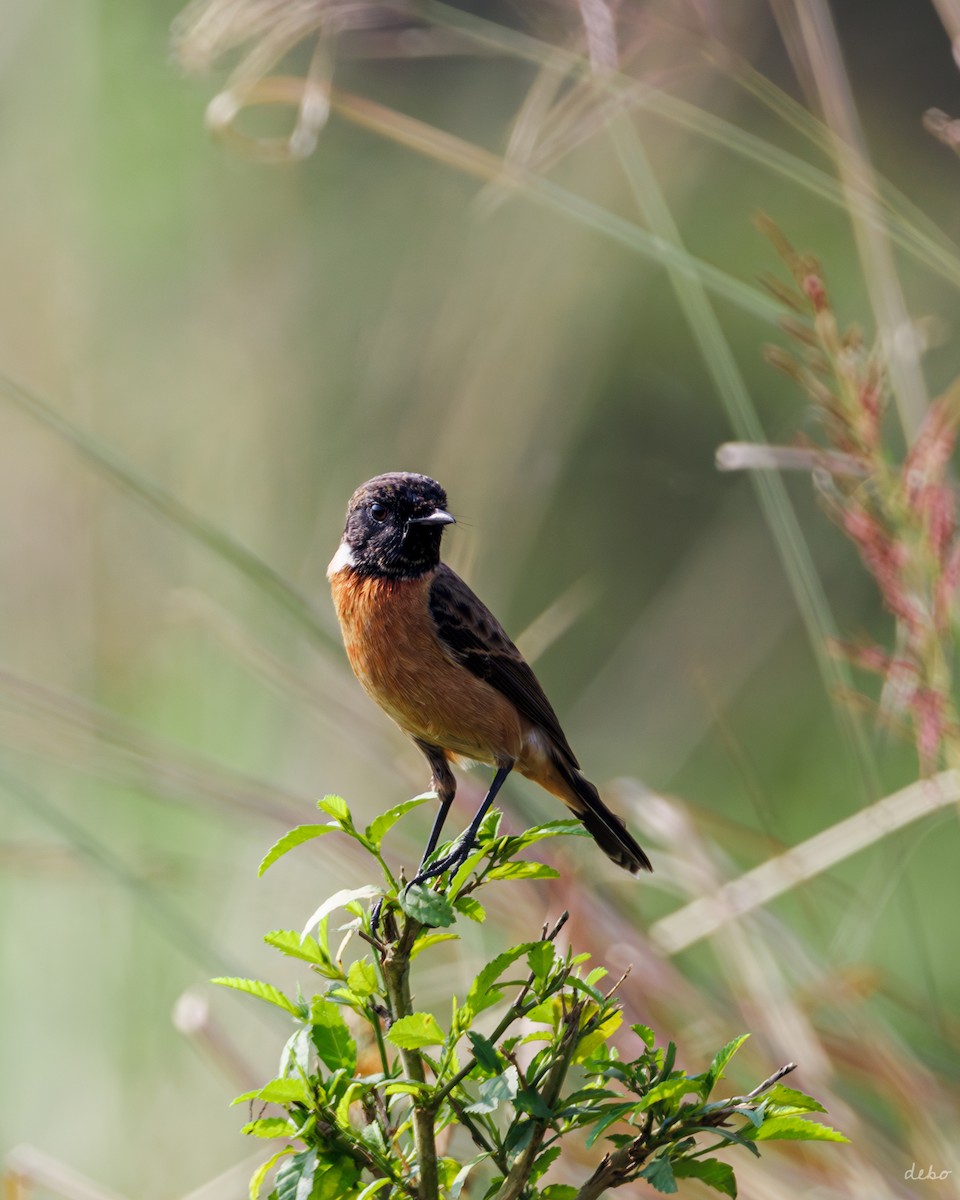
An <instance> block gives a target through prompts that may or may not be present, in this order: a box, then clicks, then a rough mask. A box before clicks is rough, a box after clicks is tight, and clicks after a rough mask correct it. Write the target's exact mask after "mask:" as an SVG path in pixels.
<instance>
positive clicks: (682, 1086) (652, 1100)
mask: <svg viewBox="0 0 960 1200" xmlns="http://www.w3.org/2000/svg"><path fill="white" fill-rule="evenodd" d="M699 1090H700V1085H699V1083H698V1081H697V1080H696V1079H691V1078H688V1077H687V1076H686V1075H684V1076H682V1077H681V1078H679V1079H665V1080H664V1081H663V1082H662V1083H657V1084H654V1086H653V1087H652V1088H651V1089H650V1091H649V1092H645V1093H644V1095H643V1096H642V1098H641V1099H640V1101H639V1102H638V1104H637V1112H645V1111H646V1110H647V1109H648V1108H650V1107H651V1106H652V1105H654V1104H663V1102H664V1101H666V1100H674V1099H676V1097H677V1096H682V1095H684V1094H685V1093H686V1092H697V1091H699Z"/></svg>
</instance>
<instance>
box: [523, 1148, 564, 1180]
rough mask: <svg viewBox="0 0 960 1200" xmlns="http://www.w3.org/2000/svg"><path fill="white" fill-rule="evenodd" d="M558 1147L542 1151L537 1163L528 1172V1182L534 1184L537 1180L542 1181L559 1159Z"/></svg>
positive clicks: (559, 1149)
mask: <svg viewBox="0 0 960 1200" xmlns="http://www.w3.org/2000/svg"><path fill="white" fill-rule="evenodd" d="M560 1151H561V1147H560V1146H551V1147H550V1149H549V1150H544V1152H543V1153H542V1154H541V1155H540V1157H539V1158H538V1159H537V1161H536V1162H535V1163H534V1164H533V1169H532V1170H531V1172H530V1182H531V1183H536V1182H537V1180H538V1179H542V1178H543V1176H544V1175H546V1173H547V1171H549V1170H550V1168H551V1167H552V1166H553V1164H554V1163H555V1162H556V1161H557V1159H558V1158H559V1157H560Z"/></svg>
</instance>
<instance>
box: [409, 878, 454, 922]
mask: <svg viewBox="0 0 960 1200" xmlns="http://www.w3.org/2000/svg"><path fill="white" fill-rule="evenodd" d="M398 899H399V901H400V907H401V908H402V909H403V911H404V912H405V913H406V914H407V916H408V917H413V919H414V920H415V921H419V922H420V924H421V925H429V926H431V928H434V929H436V928H438V927H439V928H445V927H446V926H447V925H452V924H453V923H454V921H455V920H456V917H455V916H454V912H453V905H452V904H451V903H450V901H449V900H448V899H447V898H446V896H444V895H442V894H441V893H440V892H434V891H432V890H431V889H430V888H428V887H427V886H426V885H425V884H422V883H413V884H411V885H410V886H409V887H407V888H404V890H403V891H402V892H401V893H400V895H399V897H398Z"/></svg>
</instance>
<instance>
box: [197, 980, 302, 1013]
mask: <svg viewBox="0 0 960 1200" xmlns="http://www.w3.org/2000/svg"><path fill="white" fill-rule="evenodd" d="M210 982H211V983H218V984H219V985H220V986H221V987H228V988H233V989H234V990H235V991H237V992H246V993H247V995H248V996H256V997H257V999H258V1000H266V1002H267V1003H268V1004H273V1005H275V1006H276V1007H277V1008H282V1009H283V1010H284V1011H285V1012H288V1013H290V1015H291V1016H293V1017H299V1016H300V1010H299V1009H298V1008H297V1006H296V1005H295V1004H294V1003H293V1001H292V1000H288V999H287V997H286V996H285V995H284V994H283V992H281V991H280V989H279V988H275V987H274V986H273V984H272V983H263V982H262V981H261V980H259V979H239V978H238V977H237V976H235V975H230V976H225V975H224V976H220V977H219V978H217V979H211V980H210Z"/></svg>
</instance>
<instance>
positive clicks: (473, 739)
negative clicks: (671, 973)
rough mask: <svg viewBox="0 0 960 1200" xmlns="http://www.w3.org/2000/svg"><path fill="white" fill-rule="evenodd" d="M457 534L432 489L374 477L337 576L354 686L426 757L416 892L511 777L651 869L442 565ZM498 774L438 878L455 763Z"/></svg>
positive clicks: (406, 475) (354, 509)
mask: <svg viewBox="0 0 960 1200" xmlns="http://www.w3.org/2000/svg"><path fill="white" fill-rule="evenodd" d="M454 524H456V520H455V518H454V517H453V516H452V515H451V514H450V512H449V511H448V509H447V495H446V492H445V491H444V489H443V488H442V487H441V486H440V484H439V483H437V481H436V480H435V479H431V478H430V477H429V476H427V475H420V474H417V473H415V472H408V471H393V472H389V473H387V474H384V475H377V476H376V477H375V478H373V479H369V480H368V481H367V482H366V483H364V484H361V486H360V487H358V488H357V490H356V491H355V492H354V493H353V495H352V497H351V498H350V502H349V505H348V507H347V518H346V524H345V527H344V531H343V537H342V538H341V541H340V545H339V547H338V549H337V552H336V553H335V554H334V556H333V558H332V560H331V562H330V565H329V567H328V568H327V578H328V579H329V581H330V586H331V591H332V594H333V602H334V607H335V608H336V612H337V618H338V620H339V623H340V629H341V632H342V634H343V641H344V646H345V648H346V652H347V657H348V659H349V660H350V665H351V667H352V668H353V672H354V674H355V675H356V677H357V679H358V680H359V681H360V683H361V685H362V686H363V688H364V689H365V691H366V692H367V693H368V694H369V695H370V696H371V697H372V698H373V699H374V700H375V701H376V702H377V704H379V705H380V707H381V708H382V709H383V710H384V712H385V713H386V714H387V715H388V716H389V717H391V718H392V719H393V721H394V722H395V723H396V724H397V725H398V726H399V727H400V729H401V730H403V732H404V733H405V734H407V736H408V737H410V738H411V739H412V740H413V742H414V743H415V744H416V746H417V747H418V748H419V749H420V750H421V752H422V753H423V755H424V756H425V757H426V759H427V762H428V763H429V766H430V772H431V778H432V785H433V788H434V790H435V791H436V794H437V798H438V800H439V809H438V811H437V815H436V819H435V821H434V825H433V828H432V830H431V833H430V837H429V840H428V842H427V847H426V850H425V852H424V855H423V860H422V862H421V864H420V871H419V872H418V874H417V876H416V877H415V879H414V880H413V881H412V882H414V883H422V882H423V881H425V880H427V879H430V878H433V877H435V876H438V875H440V874H442V873H443V872H444V871H446V870H449V869H451V868H452V867H455V866H458V865H460V864H461V863H462V862H463V861H464V860H465V859H466V858H467V857H468V855H469V853H470V851H471V849H472V848H473V846H474V845H475V844H476V840H477V835H478V832H479V829H480V825H481V822H482V820H483V818H484V816H485V814H486V812H487V810H488V809H489V807H490V805H491V804H492V803H493V801H494V799H495V797H496V795H497V793H498V791H499V790H500V788H501V786H502V784H503V782H504V780H505V779H506V778H507V776H508V775H509V774H510V772H511V771H513V770H516V771H519V773H520V774H521V775H524V776H526V777H527V778H528V779H531V780H533V781H534V782H535V783H537V784H539V785H540V786H541V787H542V788H545V789H546V791H548V792H550V793H551V794H552V795H554V796H556V797H558V798H559V799H560V800H562V801H563V803H564V804H565V805H566V806H567V807H568V808H569V809H570V811H571V812H572V813H573V815H574V816H576V817H577V818H578V819H579V820H580V821H581V823H582V824H583V825H584V827H585V828H586V830H587V832H588V833H589V834H590V835H591V836H592V837H593V839H594V840H595V841H596V843H597V844H598V845H599V847H600V849H601V850H603V852H604V853H605V854H606V855H607V856H608V858H610V859H612V860H613V861H614V862H615V863H617V865H618V866H620V867H623V868H625V869H626V870H628V871H630V872H631V873H632V874H634V875H636V874H638V873H639V872H640V871H641V870H644V871H651V870H653V868H652V866H651V864H650V860H649V858H648V857H647V855H646V854H645V853H644V851H643V850H642V849H641V847H640V846H639V845H638V843H637V842H636V840H635V839H634V838H633V836H632V835H631V834H630V833H629V831H628V830H627V828H626V826H625V824H624V822H623V820H622V819H621V818H620V817H618V816H616V815H615V814H614V813H613V812H611V811H610V809H609V808H607V806H606V805H605V804H604V802H603V801H602V800H601V799H600V794H599V792H598V791H597V789H596V787H595V786H594V785H593V784H592V783H591V782H590V781H589V780H588V779H587V778H586V777H585V776H584V775H583V773H582V772H581V770H580V764H579V762H578V761H577V758H576V756H575V755H574V753H573V750H572V749H571V748H570V743H569V742H568V741H567V738H566V735H565V734H564V732H563V729H562V728H561V726H560V722H559V720H558V718H557V714H556V713H555V711H554V709H553V707H552V706H551V704H550V701H549V700H548V699H547V697H546V694H545V693H544V690H543V688H542V687H541V686H540V683H539V681H538V679H537V677H536V675H535V674H534V672H533V670H532V668H531V667H530V666H529V664H528V663H527V662H526V660H525V659H524V657H523V655H522V654H521V653H520V651H519V650H518V649H517V647H516V646H515V645H514V644H513V642H512V641H511V640H510V638H509V637H508V636H507V634H506V633H505V632H504V629H503V627H502V625H501V624H500V622H499V621H498V620H497V619H496V617H495V616H494V615H493V613H492V612H491V611H490V610H489V609H488V608H487V606H486V605H485V604H484V603H483V602H482V601H481V600H480V599H479V598H478V597H477V596H476V595H475V594H474V592H473V591H472V590H471V589H470V587H469V586H468V585H467V584H466V583H465V582H464V581H463V580H462V579H461V578H460V576H459V575H457V574H456V572H455V571H453V570H452V569H451V568H450V567H449V566H447V565H446V564H445V563H444V562H442V561H441V557H440V542H441V538H442V536H443V533H444V530H445V529H446V528H447V526H449V525H454ZM464 761H473V762H477V763H482V764H486V765H488V766H491V767H493V768H494V770H495V774H494V776H493V780H492V782H491V784H490V788H489V790H488V791H487V794H486V796H485V798H484V800H483V803H482V804H481V806H480V808H479V810H478V811H477V813H476V815H475V816H474V818H473V820H472V821H471V823H470V825H469V827H468V828H467V830H466V831H465V832H464V834H463V835H462V836H461V837H460V838H459V839H458V840H457V842H456V843H455V844H454V846H453V849H452V850H451V851H450V852H449V853H448V854H447V855H445V856H443V857H441V858H438V859H436V860H435V861H433V862H432V863H430V864H429V866H428V865H426V864H427V862H428V860H429V859H430V856H431V855H432V854H433V852H434V850H435V849H436V846H437V843H438V841H439V838H440V834H441V831H442V829H443V826H444V823H445V821H446V817H447V814H448V812H449V809H450V805H451V804H452V803H453V799H454V796H455V794H456V787H457V784H456V777H455V776H454V774H453V771H452V770H451V767H450V764H451V762H455V763H458V764H459V763H462V762H464Z"/></svg>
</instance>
